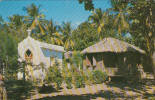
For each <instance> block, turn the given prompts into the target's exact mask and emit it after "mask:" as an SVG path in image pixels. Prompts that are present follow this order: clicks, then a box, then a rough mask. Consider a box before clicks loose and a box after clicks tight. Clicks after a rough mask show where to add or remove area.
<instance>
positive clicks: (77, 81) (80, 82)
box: [75, 74, 85, 88]
mask: <svg viewBox="0 0 155 100" xmlns="http://www.w3.org/2000/svg"><path fill="white" fill-rule="evenodd" d="M75 87H76V88H81V87H85V80H84V77H83V76H82V75H80V74H79V75H76V76H75Z"/></svg>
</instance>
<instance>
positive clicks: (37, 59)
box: [17, 36, 64, 80]
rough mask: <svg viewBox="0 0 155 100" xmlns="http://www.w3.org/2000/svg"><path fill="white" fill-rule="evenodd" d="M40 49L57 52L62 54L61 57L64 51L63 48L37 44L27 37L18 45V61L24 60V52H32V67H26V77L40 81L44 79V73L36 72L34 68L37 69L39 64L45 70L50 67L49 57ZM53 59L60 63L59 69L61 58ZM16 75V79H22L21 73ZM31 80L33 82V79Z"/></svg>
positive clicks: (38, 70)
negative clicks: (43, 66)
mask: <svg viewBox="0 0 155 100" xmlns="http://www.w3.org/2000/svg"><path fill="white" fill-rule="evenodd" d="M42 48H47V49H49V50H50V51H57V52H59V53H62V56H63V51H64V48H63V47H61V46H56V45H51V44H47V43H42V42H39V41H37V40H34V39H33V38H31V37H30V36H28V37H27V38H26V39H24V40H23V41H22V42H20V43H19V44H18V55H19V57H20V59H23V60H25V52H26V51H27V50H28V49H29V50H30V51H31V52H32V55H33V59H32V64H33V65H34V66H33V67H32V66H26V68H27V71H28V76H33V77H35V78H36V79H39V78H40V79H41V80H43V79H44V78H45V74H46V72H42V70H41V69H37V70H36V67H39V66H38V65H39V64H40V63H43V64H44V65H45V68H48V67H49V66H50V56H46V55H45V54H44V53H43V51H42ZM53 49H54V50H53ZM55 59H57V61H58V62H59V63H60V66H59V67H62V57H61V58H55ZM32 70H33V72H32ZM17 75H18V79H22V78H23V74H22V73H20V72H19V73H18V74H17ZM31 79H32V80H33V78H31Z"/></svg>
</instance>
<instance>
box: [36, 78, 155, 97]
mask: <svg viewBox="0 0 155 100" xmlns="http://www.w3.org/2000/svg"><path fill="white" fill-rule="evenodd" d="M148 82H149V84H148ZM154 82H155V80H148V79H147V80H142V81H141V82H135V83H132V84H131V83H127V82H122V81H120V80H119V81H117V80H116V81H115V80H113V81H112V82H110V83H108V84H106V85H107V86H108V87H111V88H112V87H117V88H120V89H121V90H123V91H124V92H123V91H120V92H119V93H118V92H113V91H111V90H107V91H106V90H102V91H99V92H97V93H95V94H84V95H58V96H54V97H44V98H40V99H37V100H90V99H97V98H98V97H101V98H104V99H118V98H121V99H135V98H139V97H140V98H143V99H148V98H153V97H154V94H149V93H147V92H146V90H145V86H152V85H154ZM125 91H133V92H136V93H139V94H141V96H140V95H139V96H138V95H126V94H125ZM141 91H142V92H141Z"/></svg>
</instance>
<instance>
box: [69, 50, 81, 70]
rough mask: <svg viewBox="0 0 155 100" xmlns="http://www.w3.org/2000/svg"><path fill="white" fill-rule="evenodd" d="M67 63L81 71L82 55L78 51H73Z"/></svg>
mask: <svg viewBox="0 0 155 100" xmlns="http://www.w3.org/2000/svg"><path fill="white" fill-rule="evenodd" d="M69 61H70V63H72V64H73V66H74V67H76V68H79V69H82V55H81V53H80V51H73V52H72V57H71V58H70V60H69Z"/></svg>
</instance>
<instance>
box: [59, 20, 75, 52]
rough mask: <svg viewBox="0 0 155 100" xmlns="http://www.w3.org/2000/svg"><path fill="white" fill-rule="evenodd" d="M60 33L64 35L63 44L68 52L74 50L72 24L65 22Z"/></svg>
mask: <svg viewBox="0 0 155 100" xmlns="http://www.w3.org/2000/svg"><path fill="white" fill-rule="evenodd" d="M60 31H61V32H62V35H63V37H62V38H63V39H62V40H63V43H64V47H65V49H66V50H72V49H73V47H74V42H73V39H72V28H71V23H70V22H64V23H63V24H62V27H61V28H60Z"/></svg>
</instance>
